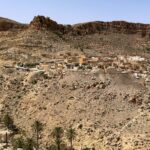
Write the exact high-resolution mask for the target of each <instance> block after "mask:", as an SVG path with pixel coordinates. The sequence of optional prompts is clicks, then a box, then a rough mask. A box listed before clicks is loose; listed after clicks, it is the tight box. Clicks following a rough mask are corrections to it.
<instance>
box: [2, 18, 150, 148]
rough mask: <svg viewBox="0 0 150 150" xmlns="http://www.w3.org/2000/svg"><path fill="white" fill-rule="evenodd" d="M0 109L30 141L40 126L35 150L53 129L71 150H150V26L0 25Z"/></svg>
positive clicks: (49, 22) (49, 140)
mask: <svg viewBox="0 0 150 150" xmlns="http://www.w3.org/2000/svg"><path fill="white" fill-rule="evenodd" d="M0 109H1V114H0V115H1V117H3V116H4V115H5V114H6V113H8V114H9V115H10V116H11V117H12V118H13V120H14V123H15V125H16V126H17V127H18V128H21V129H22V130H24V131H25V132H26V135H28V137H32V136H33V130H32V128H31V126H32V124H33V123H34V121H35V120H39V121H40V122H42V124H43V125H44V128H43V131H42V132H41V135H40V140H39V142H40V150H46V146H48V145H50V144H51V143H53V142H54V141H53V138H51V133H52V130H53V129H54V127H57V126H61V127H63V128H64V129H65V130H66V129H68V128H69V127H70V126H72V127H73V128H75V130H76V132H77V137H76V139H75V140H74V148H75V150H81V149H82V150H94V148H95V149H96V150H150V149H149V148H150V126H149V124H150V25H146V24H140V23H138V24H136V23H128V22H124V21H114V22H108V23H107V22H91V23H83V24H77V25H60V24H57V22H55V21H53V20H51V19H49V18H46V17H44V16H37V17H35V18H34V19H33V21H31V23H30V24H28V25H23V24H20V23H17V22H14V21H11V20H8V19H4V18H0ZM2 131H3V129H1V131H0V133H1V132H2ZM4 131H5V129H4ZM4 131H3V132H2V133H1V134H3V133H5V132H4ZM15 136H18V135H15ZM63 140H64V141H65V142H66V143H67V145H69V143H68V141H67V140H66V138H64V139H63ZM2 146H3V145H2ZM10 147H11V145H10ZM85 148H89V149H85ZM2 149H4V148H2Z"/></svg>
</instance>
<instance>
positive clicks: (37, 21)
mask: <svg viewBox="0 0 150 150" xmlns="http://www.w3.org/2000/svg"><path fill="white" fill-rule="evenodd" d="M29 27H30V28H34V29H38V30H42V29H46V30H52V31H61V32H63V31H64V28H65V27H64V26H63V25H59V24H58V23H57V22H55V21H53V20H51V19H50V18H49V17H44V16H36V17H34V19H33V21H31V23H30V25H29Z"/></svg>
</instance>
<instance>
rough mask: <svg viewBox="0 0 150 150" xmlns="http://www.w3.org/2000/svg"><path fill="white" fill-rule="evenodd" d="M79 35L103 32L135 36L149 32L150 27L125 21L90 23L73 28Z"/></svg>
mask: <svg viewBox="0 0 150 150" xmlns="http://www.w3.org/2000/svg"><path fill="white" fill-rule="evenodd" d="M73 28H74V30H75V31H77V32H79V33H89V34H91V33H99V32H103V31H108V32H117V33H125V34H134V33H138V32H149V31H150V25H147V24H140V23H129V22H125V21H113V22H89V23H84V24H78V25H75V26H73Z"/></svg>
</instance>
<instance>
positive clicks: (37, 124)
mask: <svg viewBox="0 0 150 150" xmlns="http://www.w3.org/2000/svg"><path fill="white" fill-rule="evenodd" d="M32 128H33V130H34V132H35V134H36V149H37V150H38V149H39V134H40V132H41V131H42V130H43V124H42V123H41V122H39V121H35V122H34V124H33V125H32Z"/></svg>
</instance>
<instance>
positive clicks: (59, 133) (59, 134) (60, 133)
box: [52, 127, 64, 150]
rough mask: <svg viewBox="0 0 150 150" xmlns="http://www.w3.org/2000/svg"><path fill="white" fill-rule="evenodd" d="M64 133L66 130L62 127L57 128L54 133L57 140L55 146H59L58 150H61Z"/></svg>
mask: <svg viewBox="0 0 150 150" xmlns="http://www.w3.org/2000/svg"><path fill="white" fill-rule="evenodd" d="M63 133H64V130H63V129H62V127H56V128H55V129H54V130H53V132H52V134H53V137H54V138H55V144H56V146H57V150H60V146H61V143H62V137H63Z"/></svg>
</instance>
